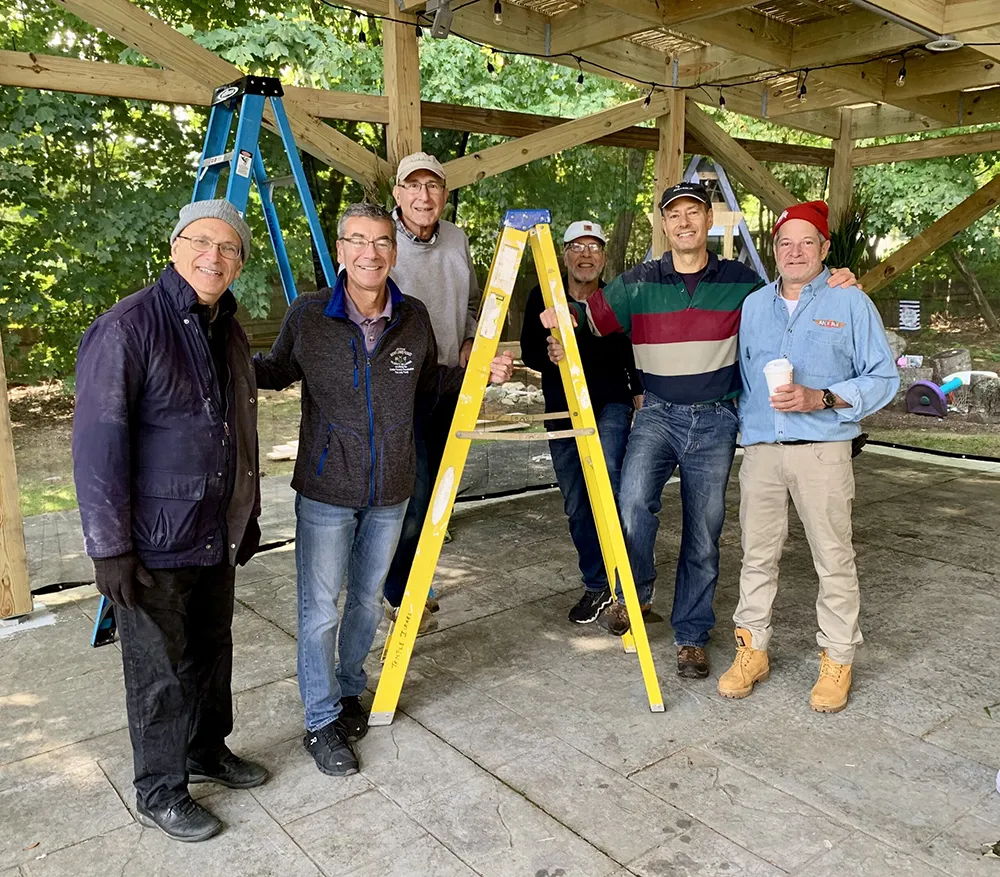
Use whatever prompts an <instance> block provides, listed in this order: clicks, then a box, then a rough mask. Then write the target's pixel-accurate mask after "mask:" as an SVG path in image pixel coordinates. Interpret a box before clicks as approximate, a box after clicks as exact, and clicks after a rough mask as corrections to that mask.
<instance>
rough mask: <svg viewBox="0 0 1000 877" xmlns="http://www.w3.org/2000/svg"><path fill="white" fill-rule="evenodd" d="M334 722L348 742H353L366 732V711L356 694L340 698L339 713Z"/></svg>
mask: <svg viewBox="0 0 1000 877" xmlns="http://www.w3.org/2000/svg"><path fill="white" fill-rule="evenodd" d="M336 724H337V726H338V728H339V729H340V730H341V731H343V732H344V736H345V737H346V738H347V742H348V743H354V742H356V741H358V740H360V739H361V738H362V737H364V736H365V734H367V733H368V713H367V711H366V710H365V708H364V707H363V706H362V705H361V698H360V697H359V696H358V695H356V694H348V695H345V696H344V697H342V698H340V715H339V716H337V719H336Z"/></svg>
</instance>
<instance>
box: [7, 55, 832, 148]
mask: <svg viewBox="0 0 1000 877" xmlns="http://www.w3.org/2000/svg"><path fill="white" fill-rule="evenodd" d="M0 85H3V86H16V87H22V88H42V89H49V90H52V91H68V92H74V93H77V94H98V95H106V96H109V97H122V98H131V99H134V100H150V101H157V102H160V103H177V104H187V105H192V106H208V105H209V103H210V101H211V97H212V90H211V89H210V88H208V87H206V86H204V85H201V84H199V83H197V82H194V81H193V80H190V79H188V78H187V77H186V76H183V75H181V74H180V73H174V72H173V71H170V70H160V69H158V68H155V67H134V66H130V65H125V64H108V63H104V62H101V61H80V60H77V59H76V58H64V57H62V56H59V55H39V54H35V53H29V52H3V51H0ZM285 93H286V94H287V95H289V96H294V98H295V101H296V103H297V104H298V105H299V106H300V107H301V108H303V109H304V110H306V111H307V112H309V113H310V114H312V115H314V116H317V117H319V118H325V119H346V120H349V121H355V122H371V123H373V124H379V125H385V124H388V122H389V99H388V98H387V97H383V96H381V95H368V94H353V93H349V92H339V91H326V90H325V89H319V88H297V87H295V86H286V87H285ZM420 107H421V110H420V112H421V119H422V124H423V127H425V128H441V129H445V130H449V131H469V132H471V133H474V134H496V135H499V136H502V137H523V136H524V135H526V134H534V133H537V132H538V131H546V130H548V129H549V128H552V127H554V126H556V125H561V124H563V123H564V122H569V121H572V120H571V119H566V118H562V117H559V116H541V115H535V114H532V113H514V112H510V111H507V110H493V109H483V108H479V107H463V106H459V105H457V104H439V103H431V102H428V101H423V102H421V105H420ZM688 141H689V142H688V144H687V145H686V147H685V151H686V152H688V153H693V152H697V151H698V150H699V149H701V148H702V145H701V144H700V143H699V142H698V141H697V140H694V139H693V138H691V137H689V138H688ZM737 142H738V143H739V144H740V145H741V146H742V147H743V148H744V149H746V150H747V152H749V153H750V155H752V156H753V157H754V158H756V159H757V160H758V161H780V162H786V163H788V164H805V165H817V166H821V167H830V166H831V165H832V164H833V152H832V151H831V150H829V149H824V148H823V147H818V146H798V145H796V144H784V143H775V142H771V141H765V140H744V139H739V138H737ZM594 143H595V144H596V145H600V146H617V147H623V148H627V149H644V150H648V151H650V152H655V151H656V150H657V149H658V148H659V140H658V136H657V132H656V130H655V129H653V128H639V127H630V128H624V129H622V130H621V131H617V132H615V133H613V134H607V135H605V136H603V137H601V138H600V139H599V140H595V141H594Z"/></svg>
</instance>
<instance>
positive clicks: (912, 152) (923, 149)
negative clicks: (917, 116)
mask: <svg viewBox="0 0 1000 877" xmlns="http://www.w3.org/2000/svg"><path fill="white" fill-rule="evenodd" d="M975 152H1000V131H980V132H978V133H976V134H953V135H951V136H950V137H935V138H934V139H933V140H912V141H910V142H909V143H889V144H887V145H886V146H868V147H865V148H864V149H855V150H854V152H853V154H852V156H851V161H852V163H853V165H854V166H855V167H867V166H869V165H873V164H889V163H891V162H896V161H919V160H922V159H925V158H948V157H950V156H953V155H969V154H971V153H975Z"/></svg>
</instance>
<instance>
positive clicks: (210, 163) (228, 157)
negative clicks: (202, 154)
mask: <svg viewBox="0 0 1000 877" xmlns="http://www.w3.org/2000/svg"><path fill="white" fill-rule="evenodd" d="M232 158H233V154H232V153H231V152H227V153H225V154H223V155H213V156H212V157H211V158H206V159H205V160H204V161H203V162H202V163H201V164H200V165H198V166H199V167H214V166H215V165H217V164H225V163H226V162H228V161H232Z"/></svg>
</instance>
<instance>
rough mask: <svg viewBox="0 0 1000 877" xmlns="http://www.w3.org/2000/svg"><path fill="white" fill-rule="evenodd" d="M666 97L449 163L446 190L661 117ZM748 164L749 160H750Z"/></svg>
mask: <svg viewBox="0 0 1000 877" xmlns="http://www.w3.org/2000/svg"><path fill="white" fill-rule="evenodd" d="M668 95H669V92H668V93H666V94H665V93H663V92H660V93H658V94H654V95H653V96H652V98H651V99H650V100H649V102H648V103H647V102H646V100H645V99H640V100H635V101H631V102H629V103H627V104H622V105H621V106H618V107H613V108H611V109H609V110H602V111H600V112H598V113H594V114H593V115H590V116H584V117H583V118H580V119H574V120H573V121H571V122H564V123H563V124H562V125H557V126H556V127H555V128H550V129H548V130H547V131H541V132H539V133H538V134H529V135H528V136H527V137H521V138H520V139H518V140H511V141H509V142H507V143H501V144H499V145H498V146H491V147H490V148H489V149H484V150H482V151H480V152H474V153H472V154H471V155H465V156H463V157H462V158H456V159H454V160H453V161H449V162H448V163H447V164H446V165H445V166H444V169H445V172H446V173H447V174H448V188H449V189H452V190H454V189H457V188H459V187H460V186H466V185H468V184H469V183H474V182H479V180H483V179H485V178H486V177H493V176H496V175H497V174H501V173H503V172H504V171H507V170H510V169H511V168H515V167H520V166H521V165H525V164H528V163H529V162H532V161H534V160H535V159H538V158H544V157H545V156H547V155H554V154H555V153H557V152H561V151H562V150H564V149H569V148H571V147H573V146H579V145H580V144H581V143H589V142H591V141H592V140H597V139H598V138H600V137H601V136H603V135H604V134H610V133H612V132H614V131H621V130H622V129H623V128H628V127H629V126H631V125H634V124H635V123H636V122H642V121H645V120H646V119H652V118H655V117H656V116H659V115H662V114H663V113H664V112H665V111H666V109H667V105H668V104H667V102H668ZM751 160H752V159H751Z"/></svg>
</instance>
